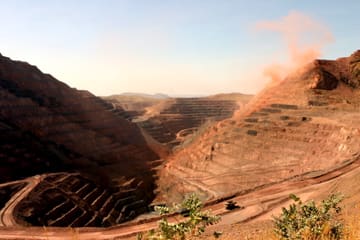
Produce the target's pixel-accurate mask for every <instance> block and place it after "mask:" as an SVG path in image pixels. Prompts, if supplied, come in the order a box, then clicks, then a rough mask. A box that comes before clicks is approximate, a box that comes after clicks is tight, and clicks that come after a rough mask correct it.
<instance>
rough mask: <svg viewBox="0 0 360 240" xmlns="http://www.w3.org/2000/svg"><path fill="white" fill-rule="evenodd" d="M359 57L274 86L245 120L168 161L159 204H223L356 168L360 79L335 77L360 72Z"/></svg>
mask: <svg viewBox="0 0 360 240" xmlns="http://www.w3.org/2000/svg"><path fill="white" fill-rule="evenodd" d="M356 56H357V53H356V54H354V55H352V56H351V57H350V58H349V59H347V60H346V61H347V62H348V63H349V64H348V65H345V66H344V67H341V68H335V67H334V68H331V67H329V66H339V65H338V61H340V63H339V64H342V62H343V61H344V60H343V59H340V60H337V61H332V62H330V63H329V62H326V66H322V65H321V64H322V61H316V62H315V63H314V64H313V65H311V66H309V67H310V69H308V70H307V71H306V72H304V73H303V75H301V76H298V75H296V76H290V77H288V78H287V79H286V80H284V81H283V82H281V83H279V84H278V85H272V86H269V87H268V88H267V89H265V90H264V91H263V92H261V93H260V94H259V95H258V96H256V97H255V100H254V101H252V102H250V103H249V105H248V107H247V109H245V110H244V111H243V113H242V114H241V115H239V116H236V117H234V118H232V119H228V120H223V121H221V122H219V123H218V124H215V125H213V126H209V127H208V129H206V130H205V131H204V133H203V134H202V135H201V136H200V137H199V138H198V139H196V141H194V142H193V143H192V144H191V145H189V146H187V147H186V148H185V149H183V150H181V151H179V152H178V153H176V154H175V155H174V156H173V157H171V158H170V159H169V161H168V162H167V164H166V166H165V167H164V168H163V170H162V173H161V176H160V180H159V183H158V186H159V189H158V190H159V199H162V198H161V197H163V199H165V200H168V201H169V202H172V201H180V199H181V198H182V196H183V195H184V194H186V193H188V192H194V191H195V192H199V193H202V197H203V198H204V199H216V198H219V197H223V196H228V195H231V194H234V193H236V192H239V191H245V190H247V189H252V188H255V187H257V186H260V185H264V184H270V183H274V182H276V181H279V180H281V179H288V178H291V177H296V176H301V175H302V174H304V173H310V172H321V171H326V169H329V168H331V167H333V166H336V165H338V164H342V163H344V162H347V161H351V159H352V158H353V157H354V156H356V155H357V154H358V153H359V149H360V134H359V133H360V121H359V117H360V114H359V111H358V110H359V106H360V98H359V91H360V90H359V89H358V88H355V87H354V85H353V84H349V79H351V81H353V82H360V79H359V78H358V77H357V78H356V77H355V76H352V77H351V78H350V77H348V78H346V79H345V78H344V77H345V76H346V75H344V74H343V75H341V74H342V73H336V71H340V70H339V69H341V71H342V72H349V71H350V70H349V68H351V69H354V68H355V67H354V66H352V65H350V62H352V63H354V62H356V61H355V59H354V58H356ZM318 64H320V67H319V65H318ZM314 71H315V72H319V71H320V72H321V73H322V75H321V76H320V78H319V77H317V76H314V75H312V73H313V72H314ZM324 71H326V72H327V73H325V72H324ZM328 73H329V74H331V79H330V80H329V76H330V75H328ZM339 76H343V78H339ZM332 78H335V80H336V82H337V84H336V86H334V85H332V84H333V82H334V81H333V80H334V79H332ZM319 80H321V81H319ZM324 84H325V85H324ZM327 84H329V85H327ZM330 85H331V86H330ZM324 86H325V87H324ZM162 201H164V200H162Z"/></svg>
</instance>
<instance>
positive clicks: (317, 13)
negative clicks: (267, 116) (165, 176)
mask: <svg viewBox="0 0 360 240" xmlns="http://www.w3.org/2000/svg"><path fill="white" fill-rule="evenodd" d="M324 4H326V7H324ZM358 9H360V2H359V1H355V0H345V1H342V2H339V1H332V0H330V1H326V2H325V1H317V2H314V1H310V0H304V1H287V2H284V1H281V0H270V1H253V2H248V1H243V0H229V1H221V2H219V1H217V0H207V1H196V2H194V1H190V0H184V1H181V2H179V1H173V0H171V1H167V2H164V1H159V0H152V1H145V0H139V1H136V2H135V1H130V0H123V1H115V0H107V1H105V2H104V1H100V0H91V1H87V2H86V4H84V2H81V1H76V2H74V1H69V0H64V1H61V2H56V3H55V2H47V1H31V2H29V1H25V0H12V1H8V0H7V1H3V2H2V13H3V14H1V16H0V21H1V22H2V31H1V32H0V46H1V49H0V52H1V54H3V55H4V56H7V57H10V58H11V59H14V60H20V61H26V62H28V63H30V64H32V65H35V66H37V67H38V68H39V69H40V70H41V71H42V72H44V73H49V74H51V75H52V76H54V77H55V78H56V79H58V80H59V81H62V82H64V83H66V84H68V85H69V86H71V87H74V88H77V89H82V90H88V91H90V92H92V93H93V94H95V95H97V96H109V95H113V94H120V93H122V92H141V93H147V94H153V93H158V92H160V93H166V94H168V95H174V96H176V95H203V96H207V95H214V94H218V93H227V92H239V93H243V94H256V93H257V92H259V91H260V90H261V89H263V87H264V86H265V84H266V83H267V82H268V81H269V80H270V78H273V77H283V76H284V74H286V73H287V72H288V71H291V70H293V69H294V68H295V67H296V66H297V65H298V64H299V61H302V62H304V61H305V62H306V61H308V60H309V59H311V58H313V57H320V58H325V59H335V58H338V57H345V56H348V55H350V54H351V53H352V52H354V51H356V50H357V49H359V46H358V43H359V42H360V34H358V30H356V29H360V26H359V25H360V23H359V21H357V18H358ZM294 47H295V48H294ZM264 73H265V75H264Z"/></svg>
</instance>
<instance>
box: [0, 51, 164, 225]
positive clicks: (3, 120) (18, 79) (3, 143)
mask: <svg viewBox="0 0 360 240" xmlns="http://www.w3.org/2000/svg"><path fill="white" fill-rule="evenodd" d="M123 114H124V112H123V111H121V109H114V108H113V106H112V105H111V104H108V103H107V102H105V101H104V100H102V99H100V98H98V97H95V96H94V95H92V94H91V93H89V92H87V91H78V90H76V89H73V88H70V87H68V86H67V85H66V84H64V83H62V82H60V81H58V80H56V79H55V78H53V77H52V76H51V75H48V74H43V73H42V72H41V71H40V70H39V69H37V68H36V67H34V66H31V65H29V64H27V63H25V62H19V61H12V60H10V59H9V58H6V57H3V56H1V55H0V132H1V135H0V149H1V152H0V156H1V160H2V161H1V163H0V173H2V174H0V182H6V181H10V180H17V179H22V178H25V177H28V176H32V175H35V174H43V173H48V172H59V171H62V172H63V171H70V172H79V173H81V174H83V175H84V176H85V177H86V178H88V179H91V181H93V182H94V183H95V184H102V185H106V186H107V187H108V190H109V191H110V192H115V193H118V192H121V191H122V189H126V188H127V185H128V183H129V182H132V183H134V184H135V188H136V189H135V190H134V191H133V192H132V193H131V195H133V196H134V197H135V199H136V201H144V202H146V203H147V202H149V201H151V199H152V198H153V197H154V194H153V189H154V181H155V170H153V168H154V167H155V166H156V164H157V163H158V162H159V161H157V160H158V159H159V157H158V154H157V153H156V152H154V151H153V150H152V149H150V148H149V147H148V144H147V142H146V140H145V139H144V137H143V135H142V133H141V130H140V129H139V127H138V126H137V125H136V124H133V123H131V122H130V121H128V120H127V119H126V117H125V116H124V115H123ZM137 192H138V193H139V194H137ZM135 193H136V194H135ZM139 197H141V198H139ZM48 200H49V201H50V200H51V199H48ZM36 203H37V201H35V200H34V201H33V204H36ZM47 203H48V202H47ZM135 212H137V211H135ZM132 216H133V215H132ZM41 221H45V220H41ZM121 221H122V220H121ZM30 222H31V221H30ZM111 223H114V222H111ZM63 224H65V222H63Z"/></svg>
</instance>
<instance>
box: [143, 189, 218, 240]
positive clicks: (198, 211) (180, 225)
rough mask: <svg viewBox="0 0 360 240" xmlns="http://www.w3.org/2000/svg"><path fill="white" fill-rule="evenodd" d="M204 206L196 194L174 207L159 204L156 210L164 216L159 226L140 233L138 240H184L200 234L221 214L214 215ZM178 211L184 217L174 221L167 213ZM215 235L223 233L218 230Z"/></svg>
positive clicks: (215, 221)
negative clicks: (169, 218) (205, 209)
mask: <svg viewBox="0 0 360 240" xmlns="http://www.w3.org/2000/svg"><path fill="white" fill-rule="evenodd" d="M202 208H203V204H202V202H201V201H200V199H199V198H198V197H197V196H196V195H195V194H191V195H190V196H189V197H187V198H186V199H185V200H184V201H183V202H182V203H181V204H179V205H174V207H172V208H170V207H166V206H157V207H155V210H156V211H157V212H159V214H160V215H161V216H163V217H162V219H161V220H160V221H159V225H158V228H157V229H154V230H150V231H149V232H148V233H145V234H142V233H141V234H138V235H137V240H184V239H192V237H195V236H199V235H201V234H202V233H203V232H204V231H205V229H206V227H207V226H209V225H213V224H215V223H218V222H219V221H220V217H219V216H215V215H212V214H211V212H209V211H202ZM176 212H180V213H181V215H182V217H181V219H180V220H178V221H175V222H174V223H172V222H171V221H169V220H168V217H167V215H169V214H172V213H176ZM215 235H216V237H219V236H220V235H221V233H219V232H216V233H214V236H215Z"/></svg>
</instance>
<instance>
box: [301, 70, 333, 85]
mask: <svg viewBox="0 0 360 240" xmlns="http://www.w3.org/2000/svg"><path fill="white" fill-rule="evenodd" d="M307 77H308V78H312V83H311V85H310V88H312V89H323V90H333V89H335V88H336V87H337V85H338V83H339V80H338V79H336V77H335V76H334V75H332V74H331V73H329V72H327V71H325V70H321V69H315V70H313V71H311V73H310V75H309V76H307Z"/></svg>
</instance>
